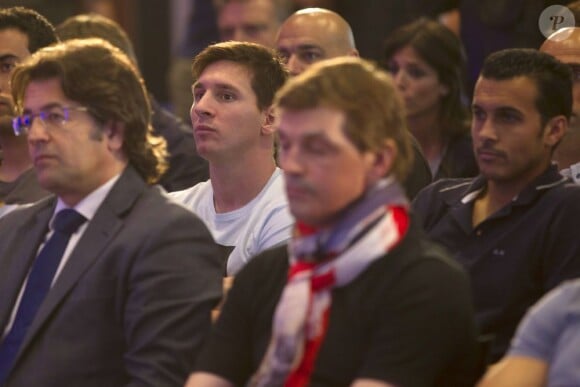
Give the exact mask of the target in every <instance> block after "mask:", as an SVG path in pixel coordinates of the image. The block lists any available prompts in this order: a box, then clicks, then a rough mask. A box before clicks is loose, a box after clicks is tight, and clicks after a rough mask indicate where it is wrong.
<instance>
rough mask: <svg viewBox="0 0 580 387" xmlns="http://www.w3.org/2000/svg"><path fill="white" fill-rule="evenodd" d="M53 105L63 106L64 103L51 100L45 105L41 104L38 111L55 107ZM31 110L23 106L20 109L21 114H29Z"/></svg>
mask: <svg viewBox="0 0 580 387" xmlns="http://www.w3.org/2000/svg"><path fill="white" fill-rule="evenodd" d="M55 107H59V108H63V107H64V105H63V104H61V103H60V102H51V103H48V104H46V105H44V106H42V107H41V108H40V109H39V111H43V110H48V109H52V108H55ZM31 111H32V110H30V109H27V108H24V109H23V110H22V114H30V112H31Z"/></svg>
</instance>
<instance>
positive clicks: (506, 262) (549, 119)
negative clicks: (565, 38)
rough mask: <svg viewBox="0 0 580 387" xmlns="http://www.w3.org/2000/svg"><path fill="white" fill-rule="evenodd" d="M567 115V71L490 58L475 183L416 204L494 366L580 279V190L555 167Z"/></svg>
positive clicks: (535, 56) (475, 133)
mask: <svg viewBox="0 0 580 387" xmlns="http://www.w3.org/2000/svg"><path fill="white" fill-rule="evenodd" d="M571 106H572V80H571V74H570V70H569V69H568V67H567V66H566V65H564V64H562V63H560V62H558V61H557V60H555V59H554V58H553V57H551V56H550V55H547V54H545V53H541V52H537V51H535V50H528V49H509V50H504V51H500V52H497V53H495V54H492V55H490V56H489V57H488V58H487V60H486V61H485V64H484V67H483V69H482V73H481V75H480V77H479V80H478V81H477V84H476V87H475V92H474V97H473V105H472V111H473V122H472V129H471V133H472V137H473V147H474V151H475V154H476V159H477V162H478V165H479V169H480V171H481V175H480V176H479V177H476V178H473V179H446V180H442V181H438V182H436V183H435V184H433V185H431V186H429V187H428V188H426V189H425V190H423V191H422V192H421V193H420V194H419V196H418V197H417V198H416V199H415V202H414V203H413V206H414V210H415V212H416V213H417V215H418V218H420V220H421V222H422V224H423V226H424V228H425V230H426V231H427V232H428V234H429V235H430V236H431V237H432V238H433V239H434V240H435V241H437V242H440V243H441V244H442V245H444V246H445V247H446V248H448V249H449V250H450V251H451V252H452V253H453V254H454V256H455V258H456V259H457V260H458V261H459V262H460V263H461V264H463V266H464V267H465V268H466V270H467V271H468V272H469V274H470V276H471V283H472V290H473V297H474V302H475V309H476V315H477V319H478V322H479V324H480V327H481V329H482V331H483V332H484V333H492V334H493V335H494V336H495V339H494V342H493V344H492V347H491V354H490V355H491V360H492V361H495V360H497V359H499V357H500V356H501V355H502V354H503V353H504V352H505V350H506V349H507V347H508V344H509V341H510V339H511V337H512V335H513V333H514V331H515V328H516V326H517V324H518V322H519V321H520V319H521V318H522V316H523V315H524V313H525V311H526V309H527V308H528V307H529V306H530V305H532V304H533V303H534V302H536V301H537V300H538V299H539V298H540V297H541V296H542V295H543V294H544V293H546V292H547V291H548V290H549V289H551V288H553V287H554V286H556V285H557V284H558V283H560V282H561V281H562V280H565V279H568V278H573V277H577V276H580V238H579V237H578V231H577V230H578V219H580V187H575V186H573V185H571V184H569V182H568V181H567V180H566V179H565V178H563V177H562V176H561V175H560V174H559V173H558V170H557V167H556V166H555V165H553V164H552V163H551V159H552V153H553V151H554V148H555V147H556V146H557V144H558V142H559V141H560V139H561V138H562V136H563V135H564V132H565V131H566V128H567V125H568V119H569V117H570V113H571Z"/></svg>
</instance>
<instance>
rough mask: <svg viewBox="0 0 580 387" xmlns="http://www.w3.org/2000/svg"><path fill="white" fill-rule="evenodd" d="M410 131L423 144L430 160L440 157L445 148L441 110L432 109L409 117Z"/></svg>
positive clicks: (423, 150)
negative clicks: (440, 116) (440, 117)
mask: <svg viewBox="0 0 580 387" xmlns="http://www.w3.org/2000/svg"><path fill="white" fill-rule="evenodd" d="M407 125H408V126H409V131H410V132H411V133H412V134H413V136H415V138H416V139H417V142H418V143H419V145H420V146H421V151H422V152H423V155H424V156H425V158H426V159H427V160H428V161H432V160H436V159H438V158H439V156H440V155H441V153H442V152H443V149H444V148H445V141H446V140H445V138H444V136H443V128H441V123H440V120H439V110H438V109H431V110H429V111H427V112H424V113H422V114H418V115H414V116H412V117H407Z"/></svg>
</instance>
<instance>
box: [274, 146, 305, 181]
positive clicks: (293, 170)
mask: <svg viewBox="0 0 580 387" xmlns="http://www.w3.org/2000/svg"><path fill="white" fill-rule="evenodd" d="M299 160H300V157H299V155H298V150H297V149H296V147H286V148H285V149H280V150H279V151H278V165H279V166H280V169H282V170H283V171H284V173H285V174H287V175H300V174H301V173H302V172H303V166H302V163H300V162H299Z"/></svg>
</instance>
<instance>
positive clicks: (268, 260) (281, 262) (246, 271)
mask: <svg viewBox="0 0 580 387" xmlns="http://www.w3.org/2000/svg"><path fill="white" fill-rule="evenodd" d="M288 267H289V266H288V245H286V244H284V245H281V246H277V247H273V248H271V249H266V250H264V251H262V252H261V253H260V254H258V255H256V256H255V257H254V258H252V259H251V260H250V261H249V262H248V263H247V264H246V265H245V266H244V267H243V268H242V270H241V271H240V272H239V273H238V274H237V276H236V281H238V280H239V281H240V282H243V281H247V280H250V281H252V282H254V281H255V280H256V279H262V280H264V281H268V282H270V281H272V280H276V279H278V278H280V275H282V276H284V277H285V275H286V273H287V272H288Z"/></svg>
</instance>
